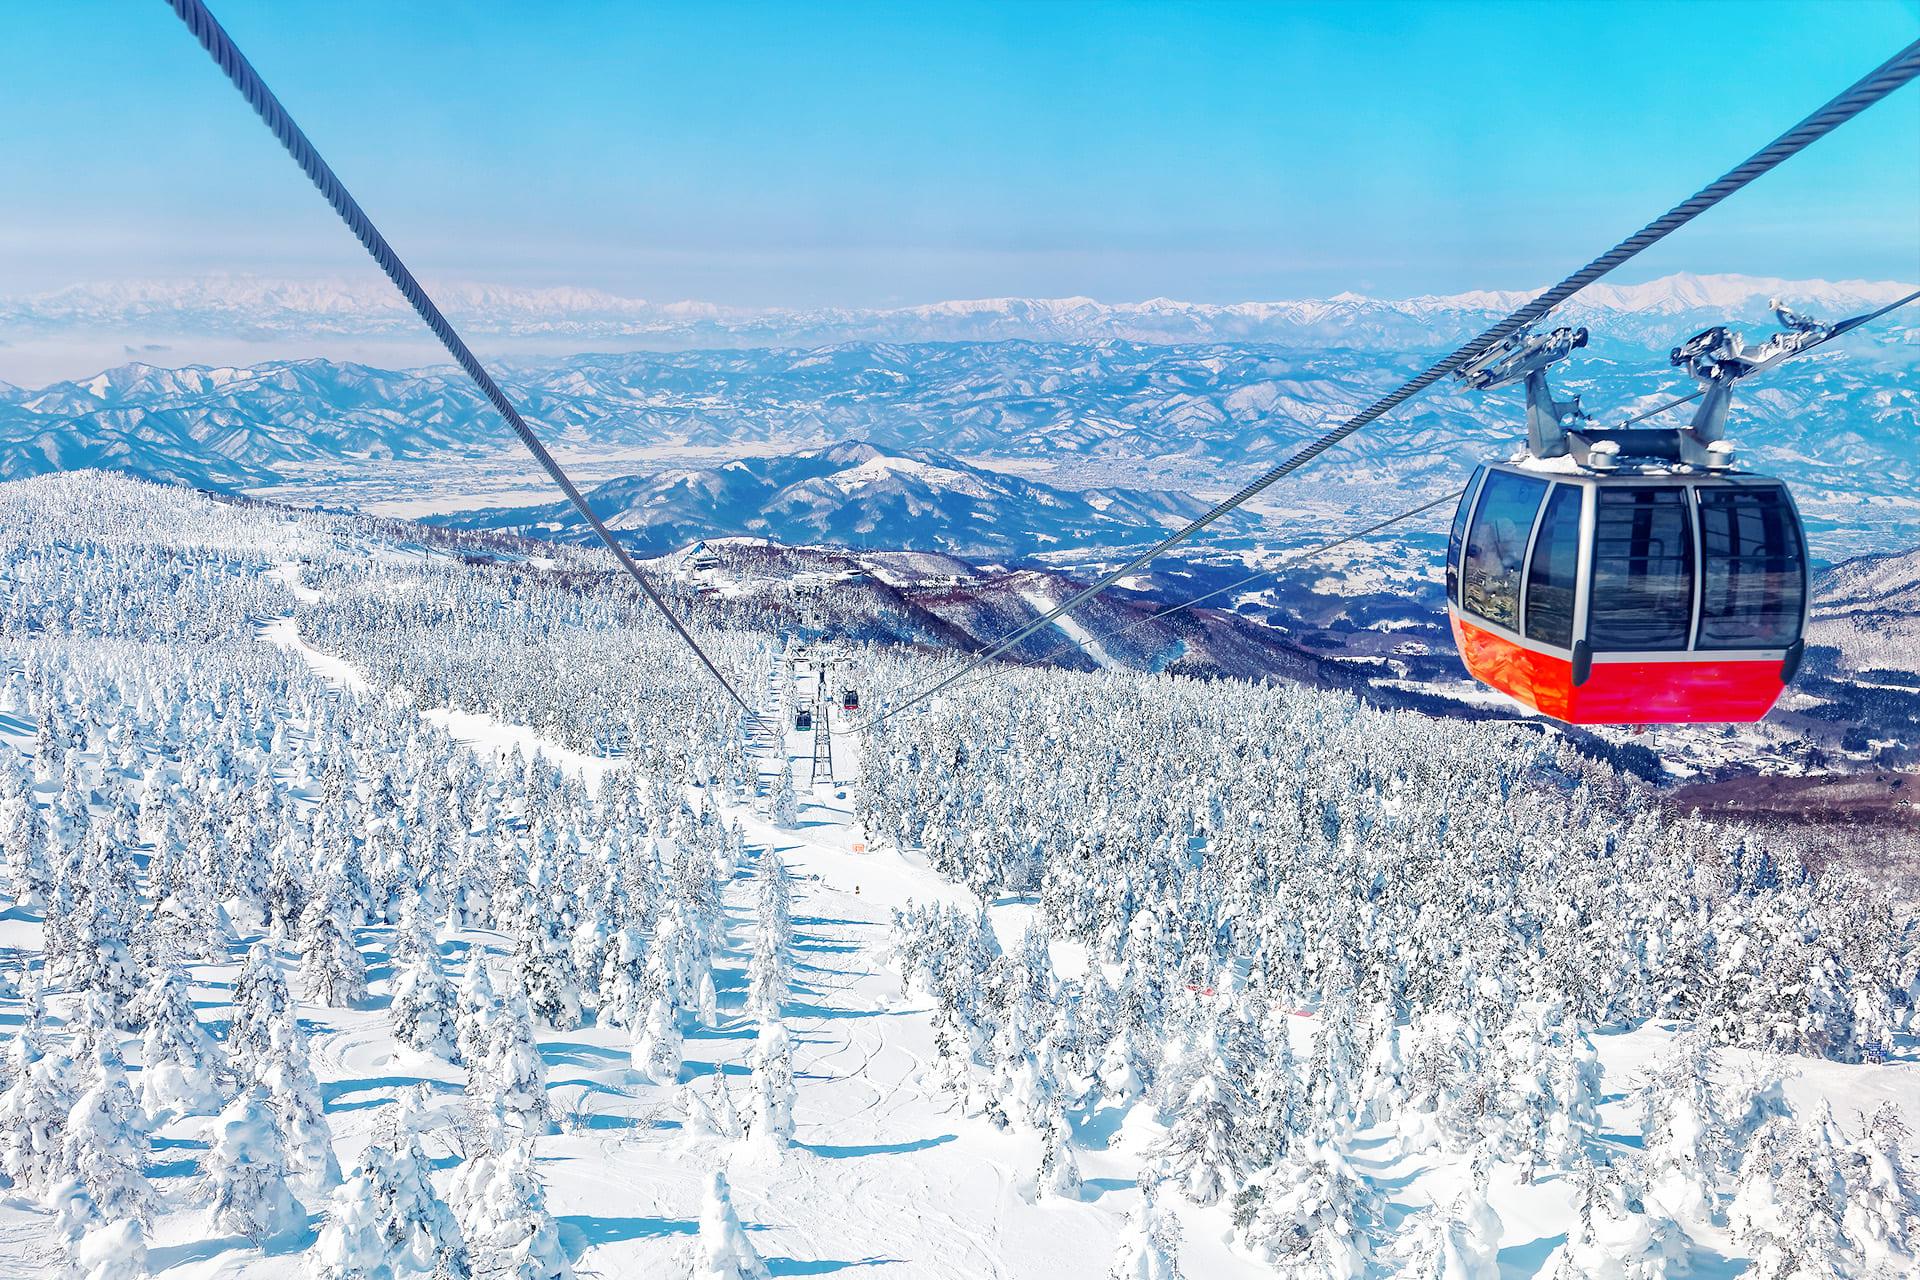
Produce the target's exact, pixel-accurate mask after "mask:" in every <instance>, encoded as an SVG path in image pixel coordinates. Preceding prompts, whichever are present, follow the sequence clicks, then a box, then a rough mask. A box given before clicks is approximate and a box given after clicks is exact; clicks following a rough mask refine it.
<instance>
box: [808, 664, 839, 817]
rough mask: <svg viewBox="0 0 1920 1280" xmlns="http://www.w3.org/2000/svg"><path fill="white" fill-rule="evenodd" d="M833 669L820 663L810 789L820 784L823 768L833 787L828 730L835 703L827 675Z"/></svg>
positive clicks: (815, 703)
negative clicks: (828, 710)
mask: <svg viewBox="0 0 1920 1280" xmlns="http://www.w3.org/2000/svg"><path fill="white" fill-rule="evenodd" d="M831 669H832V667H831V664H830V663H828V662H826V661H825V660H824V659H823V660H822V661H821V663H820V684H819V688H818V692H817V694H816V696H815V697H814V700H813V766H812V768H811V769H810V770H809V771H808V774H807V785H808V786H809V787H814V786H818V785H819V784H820V771H821V769H822V768H823V767H824V768H825V770H826V775H827V785H829V786H831V785H833V734H832V733H831V732H830V731H829V730H828V728H827V706H828V704H829V703H830V702H832V701H833V699H832V698H831V697H830V696H829V695H828V693H827V673H828V671H830V670H831Z"/></svg>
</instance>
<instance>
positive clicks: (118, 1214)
mask: <svg viewBox="0 0 1920 1280" xmlns="http://www.w3.org/2000/svg"><path fill="white" fill-rule="evenodd" d="M151 1128H152V1124H151V1121H150V1120H149V1119H148V1118H147V1116H146V1114H145V1113H144V1112H142V1111H141V1109H140V1105H139V1103H138V1102H137V1101H136V1100H135V1099H134V1096H133V1090H132V1089H131V1088H130V1087H129V1086H128V1084H127V1075H126V1069H125V1067H124V1066H123V1065H122V1064H121V1062H120V1056H119V1053H118V1051H117V1050H116V1049H115V1048H114V1046H113V1045H112V1042H111V1040H110V1039H108V1038H102V1039H101V1040H100V1041H99V1042H98V1043H96V1045H95V1046H94V1058H93V1064H92V1072H91V1082H90V1083H89V1084H88V1085H87V1087H86V1088H85V1089H84V1090H83V1091H82V1092H81V1094H80V1097H79V1100H78V1101H76V1102H75V1103H74V1104H73V1107H72V1109H71V1110H69V1111H68V1112H67V1123H66V1131H65V1135H64V1137H63V1140H62V1143H61V1149H60V1163H59V1168H60V1172H61V1173H62V1174H65V1175H70V1176H72V1177H74V1178H78V1179H79V1180H80V1182H81V1184H82V1185H83V1186H85V1187H86V1189H87V1194H88V1195H89V1196H90V1197H91V1198H92V1200H93V1204H94V1207H95V1208H96V1209H97V1210H98V1211H99V1213H100V1215H101V1217H102V1218H104V1219H106V1220H108V1221H118V1220H120V1219H122V1218H138V1219H139V1220H140V1221H141V1222H143V1223H145V1222H147V1221H148V1220H149V1216H150V1214H151V1213H152V1210H153V1202H154V1194H153V1184H152V1183H151V1182H149V1181H148V1180H147V1156H148V1154H149V1152H150V1149H151V1144H150V1142H149V1140H148V1136H147V1135H148V1132H149V1131H150V1129H151Z"/></svg>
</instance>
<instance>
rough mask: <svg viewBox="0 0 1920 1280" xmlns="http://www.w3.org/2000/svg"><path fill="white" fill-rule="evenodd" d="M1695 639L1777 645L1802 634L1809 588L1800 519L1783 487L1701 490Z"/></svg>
mask: <svg viewBox="0 0 1920 1280" xmlns="http://www.w3.org/2000/svg"><path fill="white" fill-rule="evenodd" d="M1699 500H1700V552H1701V559H1702V561H1703V571H1704V574H1705V576H1704V578H1703V579H1702V581H1701V584H1700V585H1701V599H1700V645H1701V647H1702V648H1715V649H1783V648H1785V647H1786V646H1788V645H1790V644H1792V643H1793V642H1794V641H1795V640H1798V639H1799V638H1800V605H1801V601H1802V600H1803V599H1804V598H1805V595H1806V589H1807V580H1806V557H1805V555H1804V554H1803V552H1802V549H1801V545H1800V525H1799V522H1798V521H1796V520H1795V519H1794V518H1793V508H1792V507H1791V506H1790V505H1789V504H1788V502H1787V493H1786V490H1784V489H1702V490H1700V494H1699Z"/></svg>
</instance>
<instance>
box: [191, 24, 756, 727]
mask: <svg viewBox="0 0 1920 1280" xmlns="http://www.w3.org/2000/svg"><path fill="white" fill-rule="evenodd" d="M167 4H168V5H169V7H171V8H172V9H173V11H174V12H175V13H176V14H178V15H179V16H180V20H181V21H182V22H184V23H185V24H186V26H187V30H188V31H191V32H192V33H193V37H194V39H196V40H198V41H199V42H200V47H201V48H203V49H205V50H206V51H207V53H208V55H209V56H211V57H212V58H213V60H214V62H215V63H216V64H217V65H218V66H219V68H220V70H221V71H223V72H225V73H226V77H227V79H228V80H230V81H232V82H233V87H234V88H236V89H238V90H239V91H240V96H241V97H243V98H245V99H246V100H247V102H248V104H249V105H251V106H252V107H253V109H254V111H255V112H257V113H258V114H259V116H260V119H261V120H262V121H264V122H265V123H266V126H267V128H268V129H269V130H271V131H272V133H273V136H274V137H276V138H278V139H279V140H280V145H281V146H283V147H285V148H286V150H287V154H288V155H290V156H292V157H293V161H294V163H295V164H297V165H299V166H300V169H301V171H302V172H304V173H305V174H306V175H307V177H308V178H309V179H310V180H311V181H312V182H313V185H314V186H315V187H317V188H319V191H320V194H321V195H323V196H325V197H326V199H327V203H328V204H330V205H332V206H333V211H334V212H335V213H337V214H339V215H340V220H341V221H342V222H344V223H346V224H347V229H348V230H350V231H352V232H353V234H354V236H355V237H356V238H357V239H358V240H359V241H360V243H361V244H362V245H363V246H365V248H366V250H367V252H368V253H369V254H370V255H372V257H373V260H374V261H375V262H377V263H379V264H380V269H381V270H382V271H384V272H386V273H387V278H388V279H389V280H391V281H393V285H394V287H395V288H396V289H398V290H399V291H400V295H401V296H402V297H404V298H405V299H406V300H407V301H408V303H410V304H411V305H412V307H413V309H414V311H415V312H417V313H418V314H419V316H420V319H421V320H423V321H425V322H426V326H427V328H429V329H431V330H432V331H433V335H434V336H435V337H436V338H438V339H440V342H441V344H442V345H443V346H445V347H446V349H447V351H448V353H449V354H450V355H452V356H453V359H454V362H455V363H456V364H458V365H459V366H460V368H461V369H462V370H464V371H465V372H466V375H467V376H468V377H469V378H471V379H473V382H474V385H475V386H477V387H479V388H480V391H481V394H483V395H485V396H486V398H487V400H488V401H489V402H490V403H492V405H493V407H494V408H495V409H496V410H498V411H499V414H500V416H501V417H502V418H504V419H506V422H507V425H508V426H509V427H512V428H513V433H514V434H515V435H517V436H519V437H520V443H521V444H523V445H525V446H526V447H527V452H529V453H531V454H532V455H533V457H534V460H535V461H536V462H538V463H539V464H540V466H541V468H542V469H543V470H545V471H546V473H547V475H548V476H549V477H550V478H551V479H552V480H553V482H554V484H556V485H558V486H559V487H560V491H561V492H562V493H564V494H566V495H567V501H568V502H570V503H572V504H573V508H574V510H576V511H578V512H579V513H580V515H581V517H582V518H583V519H585V520H586V522H587V524H588V525H589V526H591V527H592V529H593V531H594V533H595V534H596V535H598V536H599V539H600V541H601V542H603V543H605V544H606V546H607V550H609V551H611V552H613V557H614V559H615V560H617V561H618V562H619V563H620V567H621V568H623V569H625V570H626V571H627V573H628V575H630V576H631V577H632V578H633V580H634V581H635V582H636V583H638V584H639V586H640V590H641V591H642V592H643V593H644V594H645V595H646V597H647V599H648V600H650V601H652V602H653V605H654V607H655V608H657V609H658V610H659V611H660V616H661V617H663V618H665V619H666V620H667V625H668V626H670V627H672V628H673V630H674V633H675V634H676V635H678V636H679V637H680V639H681V640H683V641H685V642H686V645H687V647H688V648H689V649H691V650H693V653H694V656H695V657H697V658H699V659H700V663H701V665H702V666H704V667H705V668H706V669H707V671H708V673H709V674H711V675H712V676H713V678H714V679H715V680H718V681H719V682H720V686H721V687H722V688H723V689H725V690H726V691H727V694H728V696H730V697H731V698H732V699H733V700H734V701H735V702H737V703H739V704H740V707H741V709H742V710H744V711H745V712H746V713H747V715H748V716H749V717H751V718H753V719H754V720H756V721H757V720H758V719H759V713H758V712H756V711H755V710H754V709H753V705H752V704H751V703H749V702H748V701H747V700H746V699H745V698H744V697H742V696H741V694H740V691H739V690H738V689H736V688H734V686H733V681H731V680H729V679H728V678H727V676H726V674H725V673H724V672H722V671H721V670H720V667H719V664H717V663H716V662H714V660H713V658H712V657H711V656H709V655H708V653H707V651H706V650H705V649H704V648H702V647H701V645H700V642H699V641H698V640H695V639H694V638H693V633H692V632H690V631H688V630H687V628H686V626H685V625H684V624H683V623H682V622H681V621H680V619H679V617H678V616H676V615H675V614H674V612H673V610H672V608H670V607H669V606H668V604H667V602H666V599H665V597H663V596H662V595H661V594H660V592H659V590H658V589H657V588H656V587H655V586H654V585H653V582H652V581H651V580H650V579H649V578H648V577H647V574H646V572H645V570H643V569H641V567H640V566H639V564H638V563H636V562H635V560H634V559H633V557H632V556H631V555H629V554H628V552H627V550H626V548H625V547H622V546H621V545H620V543H619V541H618V540H617V539H616V538H615V537H614V536H613V533H612V531H611V530H609V529H608V528H607V526H606V525H605V524H603V523H601V521H600V517H599V516H597V515H595V514H594V513H593V508H591V507H589V506H588V505H587V500H586V498H585V497H583V496H582V495H581V493H580V490H579V489H578V488H576V487H575V486H574V483H573V481H572V480H571V479H570V478H569V477H568V475H567V473H566V472H565V471H563V470H561V468H560V464H559V462H557V461H556V460H555V459H554V457H553V455H552V454H551V453H549V452H548V451H547V447H546V446H545V445H544V444H542V443H541V442H540V437H538V436H537V435H535V434H534V433H533V428H531V427H529V426H528V425H527V423H526V420H525V419H524V418H522V417H521V416H520V411H519V410H517V409H515V408H514V407H513V402H512V401H510V400H508V399H507V395H506V392H504V391H502V390H501V389H500V384H499V383H497V382H495V381H494V380H493V375H492V374H490V373H488V372H487V370H486V368H485V366H483V365H482V364H481V363H480V360H479V358H478V357H476V356H475V355H474V354H473V351H472V349H471V348H469V347H468V346H467V344H466V340H465V339H463V338H462V337H461V336H460V335H459V333H458V332H456V331H455V329H454V327H453V325H452V323H450V322H449V321H448V320H447V317H446V316H445V315H444V314H442V312H441V310H440V308H439V306H438V305H437V304H436V303H435V302H434V300H433V299H432V298H430V297H429V296H427V291H426V290H425V289H423V288H421V286H420V282H419V281H418V280H416V279H415V278H414V275H413V272H412V271H410V270H408V268H407V264H406V263H404V262H402V261H401V260H400V255H399V254H397V253H395V252H394V251H393V246H392V245H390V244H388V243H387V238H386V237H385V236H383V235H381V234H380V230H379V228H377V227H375V226H374V225H373V221H372V220H371V219H370V218H368V217H367V215H366V211H365V210H363V209H361V207H360V204H359V202H358V201H356V200H355V199H354V198H353V196H352V194H351V193H349V192H348V191H347V189H346V187H345V186H343V185H342V184H341V182H340V179H339V178H338V177H337V176H336V175H335V174H334V172H333V169H332V168H331V167H330V166H329V165H328V164H327V162H326V161H325V160H323V159H321V157H320V153H319V152H318V151H316V150H315V149H314V146H313V143H312V142H310V141H309V140H308V139H307V135H306V134H305V133H303V132H302V131H301V129H300V126H299V125H297V124H295V123H294V122H293V117H292V116H290V115H288V114H287V109H286V108H285V107H283V106H281V105H280V99H279V98H277V97H275V96H274V93H273V91H272V90H271V89H269V88H267V85H266V82H265V81H264V80H262V79H261V78H260V73H259V72H257V71H255V70H254V68H253V64H252V63H250V62H248V61H247V59H246V55H244V54H242V53H241V52H240V49H239V47H238V46H237V45H235V44H234V42H233V38H232V37H231V36H229V35H228V34H227V31H226V28H224V27H222V26H221V25H220V23H219V21H218V20H217V19H215V18H214V16H213V14H212V13H210V12H208V10H207V6H206V5H205V4H203V3H201V0H167Z"/></svg>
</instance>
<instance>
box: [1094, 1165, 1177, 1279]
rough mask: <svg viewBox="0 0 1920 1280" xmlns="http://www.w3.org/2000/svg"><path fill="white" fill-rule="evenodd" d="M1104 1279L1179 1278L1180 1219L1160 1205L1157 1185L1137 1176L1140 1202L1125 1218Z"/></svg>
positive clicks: (1145, 1177) (1143, 1175)
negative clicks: (1125, 1222) (1111, 1261)
mask: <svg viewBox="0 0 1920 1280" xmlns="http://www.w3.org/2000/svg"><path fill="white" fill-rule="evenodd" d="M1107 1280H1181V1274H1180V1221H1179V1219H1177V1218H1175V1217H1174V1216H1173V1214H1172V1213H1170V1212H1168V1211H1167V1210H1166V1209H1163V1208H1161V1206H1160V1202H1159V1188H1158V1186H1157V1185H1156V1184H1155V1183H1154V1182H1153V1181H1152V1179H1151V1178H1149V1177H1148V1176H1147V1175H1146V1174H1145V1173H1143V1174H1141V1176H1140V1202H1139V1203H1138V1204H1137V1205H1135V1206H1134V1210H1133V1213H1132V1214H1131V1215H1129V1217H1128V1218H1127V1226H1126V1229H1125V1230H1124V1231H1122V1232H1121V1233H1120V1243H1119V1245H1118V1246H1117V1247H1116V1248H1115V1249H1114V1253H1113V1265H1112V1267H1110V1268H1109V1269H1108V1271H1107Z"/></svg>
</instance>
